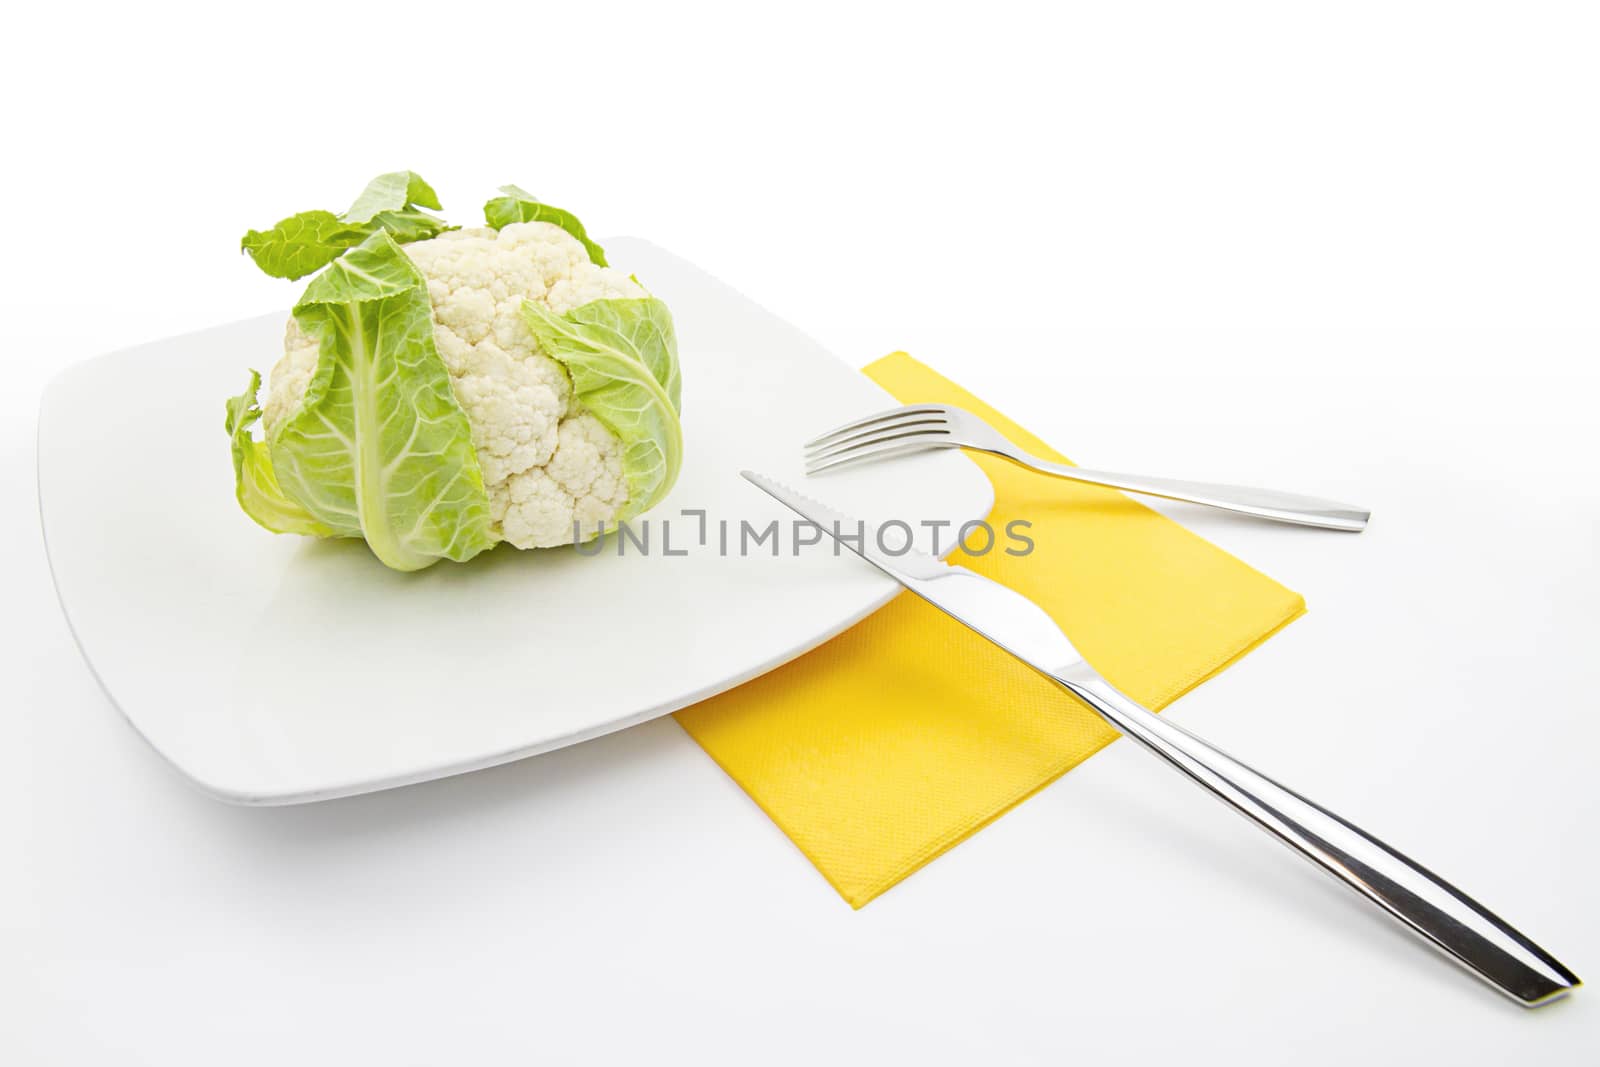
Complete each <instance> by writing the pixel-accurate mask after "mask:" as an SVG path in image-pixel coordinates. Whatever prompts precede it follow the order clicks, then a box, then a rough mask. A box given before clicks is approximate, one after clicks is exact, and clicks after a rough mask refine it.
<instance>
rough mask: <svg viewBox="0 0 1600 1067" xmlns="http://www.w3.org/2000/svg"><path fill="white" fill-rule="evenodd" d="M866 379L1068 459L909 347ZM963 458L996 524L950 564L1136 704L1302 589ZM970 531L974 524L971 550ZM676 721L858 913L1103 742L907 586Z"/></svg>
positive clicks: (1058, 695) (1170, 696)
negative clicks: (996, 590) (1062, 641)
mask: <svg viewBox="0 0 1600 1067" xmlns="http://www.w3.org/2000/svg"><path fill="white" fill-rule="evenodd" d="M866 373H867V374H868V375H869V376H870V377H871V378H872V379H873V380H874V381H876V382H878V384H880V385H882V386H883V387H884V388H885V389H887V390H888V391H889V392H891V393H893V394H894V395H895V396H896V397H897V398H899V400H901V401H902V402H904V403H908V404H912V403H929V402H940V403H949V404H953V405H956V406H958V407H963V408H966V409H967V410H969V411H972V412H973V413H975V414H977V415H979V416H980V417H982V418H983V419H985V420H987V421H988V422H989V424H990V425H992V426H994V427H995V428H997V429H999V430H1000V431H1001V432H1002V433H1004V434H1005V435H1006V436H1007V437H1009V438H1011V440H1013V441H1015V442H1016V443H1017V444H1018V445H1020V446H1022V447H1023V448H1024V449H1026V450H1028V451H1029V452H1032V453H1034V454H1035V455H1039V456H1042V457H1047V458H1050V459H1053V460H1057V461H1060V462H1066V460H1065V458H1064V457H1063V456H1061V454H1060V453H1058V452H1056V451H1054V450H1053V449H1051V448H1050V447H1049V446H1048V445H1046V444H1045V443H1044V442H1043V441H1041V440H1039V439H1038V438H1037V437H1035V436H1033V435H1032V434H1031V433H1028V432H1027V431H1026V430H1024V429H1023V428H1022V427H1020V426H1018V425H1017V424H1016V423H1014V422H1012V421H1010V420H1009V419H1007V418H1006V417H1005V416H1003V415H1001V414H1000V413H999V412H997V411H995V410H994V409H992V408H990V407H989V406H988V405H986V404H984V403H983V402H982V401H981V400H979V399H978V398H977V397H975V396H973V395H972V394H971V393H968V392H967V391H966V390H964V389H962V388H961V387H960V386H958V385H956V384H954V383H953V382H950V381H948V380H947V379H945V378H943V377H941V376H940V375H938V374H937V373H935V372H934V371H932V370H930V369H928V368H927V367H925V366H923V365H922V364H920V363H918V362H917V361H916V360H914V359H912V358H911V357H910V356H908V355H906V354H905V353H903V352H897V353H895V354H894V355H891V356H886V357H884V358H883V359H881V360H879V361H877V362H876V363H873V364H872V365H871V366H869V367H867V368H866ZM968 455H970V456H971V457H972V459H973V460H974V461H975V462H976V463H978V465H979V466H980V467H982V468H983V472H984V473H985V474H986V475H988V477H989V480H990V481H991V482H992V483H993V484H994V491H995V505H994V510H993V512H992V513H991V514H990V516H989V525H990V526H991V527H992V528H993V529H994V530H995V531H997V532H998V533H1000V535H1001V540H1000V543H999V544H998V545H997V547H996V548H995V549H993V550H991V551H989V552H987V553H984V554H982V555H977V554H974V553H966V552H963V551H962V550H960V549H958V550H957V551H956V553H955V554H954V555H952V557H951V560H952V562H959V563H962V564H963V565H965V566H967V567H970V568H971V569H972V570H974V571H977V572H978V573H979V574H984V575H987V576H989V577H991V578H994V579H995V580H997V581H999V582H1002V583H1004V584H1005V585H1008V586H1010V587H1012V588H1013V589H1016V590H1018V591H1019V592H1022V593H1024V594H1026V595H1027V596H1028V597H1030V598H1031V599H1033V600H1034V601H1035V602H1037V603H1038V604H1039V605H1040V606H1041V607H1043V608H1044V609H1045V610H1046V611H1047V612H1049V613H1050V615H1051V616H1052V617H1053V618H1054V619H1055V620H1056V621H1057V622H1058V623H1060V624H1061V626H1062V628H1063V629H1064V630H1065V631H1066V632H1067V634H1068V635H1069V636H1070V637H1071V639H1072V643H1073V644H1074V645H1075V646H1076V647H1077V649H1078V651H1079V652H1081V653H1082V654H1083V655H1084V656H1085V658H1087V659H1088V660H1089V662H1090V663H1092V664H1094V666H1095V667H1096V669H1098V670H1099V671H1100V672H1101V673H1102V674H1104V675H1105V676H1106V677H1107V678H1108V679H1109V680H1110V681H1111V682H1112V684H1113V685H1116V686H1117V687H1118V688H1119V689H1121V690H1123V691H1124V692H1126V693H1128V694H1129V695H1130V696H1132V697H1133V698H1135V699H1136V700H1138V701H1140V702H1141V703H1143V704H1144V705H1146V706H1147V707H1150V708H1156V709H1159V708H1161V707H1164V706H1165V705H1167V704H1168V703H1170V702H1171V701H1173V700H1174V699H1176V698H1177V697H1179V696H1181V695H1182V694H1184V693H1186V692H1188V691H1189V690H1190V689H1192V688H1194V687H1195V686H1196V685H1199V684H1200V683H1201V682H1203V681H1205V680H1206V679H1207V678H1209V677H1210V676H1211V675H1213V674H1215V673H1217V672H1218V671H1220V670H1222V669H1223V668H1224V667H1226V666H1228V665H1229V664H1230V663H1232V662H1233V661H1234V660H1236V659H1238V658H1239V657H1240V656H1242V655H1244V654H1245V653H1246V652H1248V651H1250V650H1251V649H1252V648H1254V647H1255V646H1256V645H1258V644H1260V643H1261V642H1262V641H1263V640H1265V639H1266V638H1267V637H1269V636H1271V635H1272V634H1273V633H1274V632H1276V631H1277V630H1278V629H1280V628H1281V627H1283V626H1284V625H1286V624H1287V623H1289V622H1290V621H1291V620H1293V619H1294V618H1295V617H1297V616H1298V615H1300V614H1301V613H1302V612H1303V611H1304V610H1305V601H1304V600H1303V599H1302V598H1301V597H1300V595H1299V594H1297V593H1294V592H1292V591H1290V590H1288V589H1286V588H1284V587H1283V586H1281V585H1279V584H1278V583H1277V582H1275V581H1273V580H1272V579H1271V578H1268V577H1267V576H1266V575H1264V574H1261V573H1260V572H1258V571H1256V570H1254V569H1252V568H1251V567H1250V566H1248V565H1247V564H1245V563H1243V562H1241V561H1239V560H1238V559H1235V558H1234V557H1233V556H1230V555H1229V554H1228V553H1226V552H1224V551H1223V550H1222V549H1220V548H1218V547H1216V546H1215V545H1213V544H1211V543H1210V542H1209V541H1206V540H1205V539H1203V538H1201V537H1199V536H1197V535H1195V534H1193V533H1190V532H1189V531H1188V530H1186V529H1184V528H1183V527H1182V526H1179V525H1178V524H1177V523H1175V522H1173V521H1171V520H1170V519H1167V518H1165V517H1164V516H1162V515H1160V514H1158V513H1156V512H1154V511H1152V510H1150V509H1149V508H1147V507H1145V506H1144V505H1142V504H1139V503H1136V502H1135V501H1133V500H1132V499H1130V498H1128V497H1127V496H1124V495H1123V494H1121V493H1118V492H1115V491H1112V490H1105V489H1098V488H1095V487H1091V486H1082V485H1077V484H1075V483H1072V482H1067V481H1064V480H1062V479H1059V478H1050V477H1047V476H1044V475H1040V474H1034V473H1030V472H1028V471H1026V470H1023V469H1022V468H1020V467H1016V466H1013V465H1011V464H1009V463H1006V462H1005V461H1003V460H998V459H994V458H992V457H988V456H983V455H980V454H978V453H968ZM817 492H818V493H819V494H820V495H822V496H823V498H824V499H826V494H822V493H821V488H820V486H819V487H818V489H817ZM1013 520H1023V521H1025V522H1028V523H1030V524H1031V525H1030V527H1029V528H1027V529H1026V535H1027V536H1028V537H1030V538H1031V539H1032V540H1033V542H1034V548H1033V550H1032V551H1031V552H1029V553H1028V554H1026V555H1020V556H1014V555H1008V554H1007V553H1006V552H1005V551H1004V550H1003V549H1004V547H1006V546H1007V545H1010V546H1011V547H1015V548H1018V549H1020V548H1021V545H1020V544H1018V543H1016V542H1013V541H1007V540H1006V539H1005V537H1004V531H1005V529H1006V527H1007V524H1008V523H1010V522H1011V521H1013ZM982 541H983V539H982V537H981V536H974V538H973V539H972V543H973V547H974V549H978V548H981V547H982ZM862 566H866V564H862ZM677 719H678V722H679V723H680V724H681V725H682V726H683V728H684V729H685V730H687V731H688V733H689V735H690V736H691V737H693V738H694V739H695V741H697V742H698V743H699V744H700V745H701V747H703V748H704V749H705V750H706V752H707V753H709V754H710V756H711V758H712V759H714V760H716V761H717V763H718V764H720V765H721V766H722V768H723V770H725V771H726V772H727V773H728V774H729V775H730V776H731V777H732V778H733V779H734V780H735V781H736V782H738V783H739V785H740V786H742V787H743V788H744V790H745V792H747V793H748V794H750V797H751V799H753V800H754V801H755V802H756V803H757V804H759V805H760V806H761V808H762V810H764V811H765V812H766V813H767V814H768V815H769V816H770V817H771V818H772V820H773V821H774V822H776V823H777V824H778V826H779V827H781V828H782V830H783V832H784V833H785V834H787V835H788V836H789V838H790V839H791V840H792V841H793V842H794V843H795V844H796V845H797V846H798V847H799V848H800V850H801V851H802V852H804V853H805V854H806V856H808V857H809V858H810V859H811V862H812V863H814V864H816V866H817V869H818V870H819V871H821V872H822V875H823V877H825V878H826V879H827V880H828V881H829V882H830V883H831V884H832V885H833V887H834V888H835V889H837V890H838V891H839V893H840V894H841V895H842V896H843V897H844V898H845V900H846V901H848V902H849V903H850V904H851V905H852V906H854V907H857V908H859V907H861V906H862V905H863V904H866V903H867V902H868V901H870V900H872V899H873V898H874V897H876V896H877V895H878V894H880V893H882V892H883V891H884V890H886V889H888V888H889V887H891V886H893V885H894V884H895V883H896V882H898V881H900V880H901V879H902V878H904V877H906V876H907V875H908V874H910V873H912V872H913V871H915V870H917V869H918V868H919V867H921V866H922V865H923V864H925V863H927V862H928V861H929V860H932V859H933V858H934V857H936V856H938V855H939V854H941V853H942V852H944V851H945V850H946V849H949V848H951V847H952V846H954V845H955V844H957V843H958V842H960V841H961V840H963V839H964V838H966V837H967V836H968V835H970V834H972V833H974V832H975V831H977V830H978V829H980V828H982V827H983V826H984V825H985V824H987V823H988V822H990V821H991V820H993V819H995V818H996V817H998V816H999V815H1001V814H1003V813H1004V812H1005V811H1007V810H1008V809H1009V808H1011V807H1012V806H1013V805H1015V804H1017V803H1019V802H1020V801H1022V800H1023V799H1025V798H1026V797H1028V796H1029V795H1030V794H1031V793H1033V792H1035V791H1036V790H1038V789H1040V788H1041V787H1043V786H1045V785H1047V784H1048V783H1050V782H1051V781H1053V780H1055V779H1056V778H1057V777H1059V776H1060V775H1062V774H1064V773H1065V772H1066V771H1068V770H1071V769H1072V768H1073V767H1075V766H1077V765H1078V764H1079V763H1081V762H1083V761H1084V760H1085V759H1087V758H1088V757H1089V756H1091V755H1093V754H1094V753H1095V752H1096V751H1098V750H1099V749H1100V748H1102V747H1103V746H1104V745H1106V744H1107V743H1108V742H1109V741H1111V740H1113V739H1114V738H1115V737H1116V734H1115V733H1114V732H1113V731H1112V730H1111V729H1110V728H1109V727H1107V726H1106V725H1105V724H1104V723H1103V722H1101V720H1100V719H1099V718H1098V717H1097V716H1095V715H1094V713H1093V712H1091V711H1089V709H1088V708H1086V707H1084V706H1083V705H1082V704H1080V703H1079V702H1078V701H1077V700H1076V698H1074V697H1071V696H1070V695H1068V694H1066V693H1064V692H1063V691H1062V690H1061V689H1059V688H1058V687H1056V686H1055V685H1052V684H1051V683H1049V682H1047V681H1045V680H1044V679H1043V678H1041V677H1040V676H1039V675H1037V674H1035V673H1034V672H1033V671H1032V670H1030V669H1029V668H1027V667H1025V666H1023V665H1022V664H1021V663H1019V662H1017V661H1016V660H1014V659H1012V658H1011V657H1010V656H1008V655H1007V654H1006V653H1004V652H1002V651H1000V650H999V649H998V648H996V647H994V646H993V645H991V644H990V643H989V642H987V641H985V640H984V639H983V638H981V637H979V636H978V635H976V634H974V633H972V632H971V631H970V630H968V629H967V628H966V627H964V626H962V625H960V624H959V623H957V622H955V621H953V620H951V619H949V618H948V617H946V616H945V615H943V614H941V613H940V612H939V611H938V610H937V609H935V608H933V607H931V606H929V605H928V604H926V603H925V602H923V601H921V600H919V599H917V598H916V597H915V596H913V595H911V594H909V593H904V594H902V595H901V596H899V597H898V598H897V599H895V600H894V601H892V602H891V603H890V604H889V605H888V606H887V607H885V608H883V609H882V610H881V611H878V612H877V613H875V614H874V615H872V616H871V617H869V618H868V619H867V620H866V621H864V622H862V623H860V624H858V625H857V626H855V627H853V628H852V629H850V630H848V631H846V632H845V633H843V634H841V635H840V636H839V637H836V638H834V639H833V640H832V641H830V642H828V643H827V644H825V645H822V646H821V647H820V648H818V649H816V650H815V651H813V652H811V653H809V654H807V655H805V656H803V657H801V658H800V659H797V660H795V661H793V662H792V663H789V664H787V665H785V666H783V667H780V668H778V669H777V670H775V671H772V672H770V673H768V674H766V675H763V676H762V677H760V678H757V679H756V680H754V681H752V682H748V683H746V684H745V685H742V686H740V687H739V688H737V689H733V690H730V691H729V692H727V693H724V694H722V695H720V696H717V697H714V698H712V699H710V700H707V701H704V702H702V703H700V704H696V705H694V706H693V707H690V708H685V709H684V710H683V711H680V712H678V713H677Z"/></svg>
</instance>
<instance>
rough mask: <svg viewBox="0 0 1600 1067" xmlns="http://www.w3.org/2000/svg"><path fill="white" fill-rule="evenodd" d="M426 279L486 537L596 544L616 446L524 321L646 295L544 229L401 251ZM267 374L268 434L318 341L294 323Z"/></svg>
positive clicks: (608, 507) (439, 241)
mask: <svg viewBox="0 0 1600 1067" xmlns="http://www.w3.org/2000/svg"><path fill="white" fill-rule="evenodd" d="M405 252H406V255H407V256H409V257H410V258H411V261H412V262H413V263H415V264H416V265H417V268H418V269H419V270H420V271H422V276H423V277H424V278H426V279H427V281H428V302H429V303H430V304H431V305H432V307H433V323H434V326H433V341H434V344H435V345H436V346H437V347H438V349H439V355H440V356H441V357H442V358H443V359H444V365H445V367H446V368H447V369H448V370H449V372H450V385H451V388H452V389H453V390H454V391H455V396H456V400H457V402H458V403H460V405H461V408H462V410H463V411H465V412H466V413H467V421H468V422H470V423H471V424H472V444H473V447H474V448H475V449H477V453H478V464H479V466H480V467H481V468H482V470H483V485H484V488H485V489H486V490H487V491H488V493H489V507H490V513H491V515H492V516H493V520H494V532H495V534H496V535H497V536H498V537H499V538H500V539H501V540H505V541H509V542H511V543H512V544H513V545H516V546H517V547H518V548H549V547H553V546H555V545H567V544H571V543H572V541H573V531H574V527H575V524H576V526H577V527H578V528H580V530H581V532H582V533H583V534H584V539H586V538H587V537H588V536H592V535H593V533H594V531H596V530H597V529H599V524H600V523H602V522H605V523H610V522H611V521H612V520H613V519H614V518H616V516H617V515H618V514H619V513H620V512H621V510H622V507H623V505H625V504H626V503H627V501H628V487H627V483H626V482H625V481H624V479H623V477H622V445H621V442H619V441H618V440H617V436H616V434H614V433H612V432H611V431H610V430H608V429H606V427H605V426H604V425H603V424H602V423H601V422H599V421H598V420H597V419H596V418H595V417H594V416H593V415H591V414H589V413H588V412H587V411H585V410H584V409H583V408H582V406H581V405H579V404H577V403H575V402H574V400H573V396H572V383H571V381H570V380H569V379H568V378H567V372H566V371H565V370H564V369H563V368H562V367H561V365H560V364H559V363H557V362H556V361H555V360H554V359H551V358H550V357H549V356H547V355H545V354H544V353H543V352H541V351H540V349H539V346H538V344H537V342H535V341H534V338H533V333H532V331H530V330H529V329H528V324H527V321H526V320H525V318H524V317H523V314H522V302H523V301H524V300H531V301H533V302H535V303H537V304H539V305H541V306H543V307H545V308H547V309H549V310H550V311H551V312H553V313H555V314H557V315H562V314H565V313H567V312H568V311H571V310H573V309H574V308H577V307H581V306H582V305H584V304H587V303H589V302H590V301H592V300H604V299H627V298H638V297H643V296H644V295H645V291H644V290H643V289H642V288H641V287H640V286H639V284H638V283H637V282H634V281H631V280H630V279H629V278H628V277H627V275H625V274H623V273H622V272H620V271H618V270H616V269H615V268H612V267H599V266H596V265H595V264H593V263H591V262H590V261H589V255H588V253H587V252H586V251H585V250H584V247H583V245H582V244H580V243H579V242H578V240H577V238H575V237H573V236H572V235H571V234H569V233H567V232H566V231H565V230H563V229H562V228H561V227H559V226H556V225H555V224H553V223H549V222H520V223H513V224H512V225H509V226H507V227H505V228H504V229H502V230H500V231H499V232H498V233H497V232H495V231H494V230H491V229H487V228H481V229H470V230H452V231H449V232H447V233H444V234H441V235H440V236H438V237H435V238H433V239H432V240H429V241H418V242H416V243H414V244H409V245H406V247H405ZM283 349H284V354H283V358H282V359H280V360H279V361H278V364H277V366H275V367H273V369H272V376H271V378H270V380H269V384H268V387H267V400H266V403H265V404H264V405H263V412H264V415H263V418H262V423H263V425H265V427H266V430H267V433H268V434H271V433H272V431H273V430H274V429H276V428H277V426H278V424H279V423H280V422H282V421H283V419H284V418H285V417H286V416H287V415H288V414H289V413H290V412H292V411H293V410H294V409H295V408H296V407H298V406H299V404H300V400H301V398H302V397H303V396H304V395H305V391H306V385H307V384H308V383H309V382H310V380H311V374H312V372H313V371H314V370H315V369H316V366H317V341H316V339H315V338H313V337H311V336H309V335H308V334H307V333H306V332H305V330H304V329H302V328H301V326H300V324H299V323H298V322H296V321H295V320H294V319H293V318H292V317H291V318H290V319H289V327H288V331H287V333H286V335H285V337H284V343H283Z"/></svg>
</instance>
